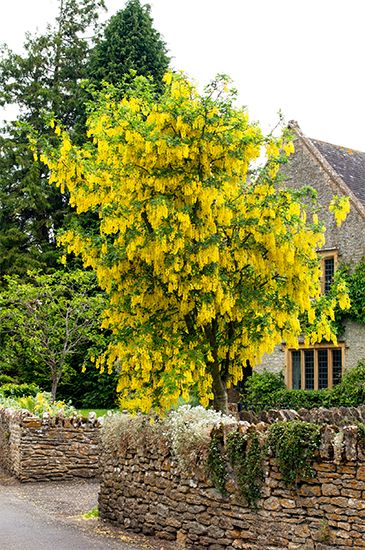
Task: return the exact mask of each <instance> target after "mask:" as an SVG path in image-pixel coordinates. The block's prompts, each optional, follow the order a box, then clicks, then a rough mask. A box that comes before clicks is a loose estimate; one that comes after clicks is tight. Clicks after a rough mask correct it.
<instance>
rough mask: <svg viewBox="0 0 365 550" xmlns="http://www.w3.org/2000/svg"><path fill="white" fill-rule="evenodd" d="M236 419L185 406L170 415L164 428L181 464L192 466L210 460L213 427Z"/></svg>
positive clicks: (233, 421) (211, 411)
mask: <svg viewBox="0 0 365 550" xmlns="http://www.w3.org/2000/svg"><path fill="white" fill-rule="evenodd" d="M235 422H236V421H235V419H234V418H233V417H232V416H227V415H224V414H222V413H221V412H216V411H213V410H212V409H204V407H201V406H198V407H191V406H190V405H183V406H182V407H179V408H178V409H177V410H176V411H172V412H171V413H170V414H169V416H168V417H167V419H166V420H165V421H164V424H163V428H164V430H165V436H166V437H167V438H168V440H169V442H170V444H171V448H172V451H173V453H174V455H175V457H176V460H177V462H178V464H179V466H180V467H182V468H184V469H186V468H187V469H190V468H192V467H194V466H199V465H203V464H205V463H206V459H207V454H208V451H209V445H210V440H211V437H210V434H211V431H212V429H213V428H216V427H217V426H219V425H222V424H223V425H230V424H232V423H235Z"/></svg>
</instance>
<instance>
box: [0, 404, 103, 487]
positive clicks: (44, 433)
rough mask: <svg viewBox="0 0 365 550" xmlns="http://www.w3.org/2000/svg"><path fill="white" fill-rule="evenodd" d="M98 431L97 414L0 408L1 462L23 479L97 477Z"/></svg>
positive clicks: (4, 467) (42, 479) (2, 465)
mask: <svg viewBox="0 0 365 550" xmlns="http://www.w3.org/2000/svg"><path fill="white" fill-rule="evenodd" d="M99 432H100V424H99V421H98V420H97V419H94V418H93V419H90V420H89V419H86V418H63V417H61V416H58V417H49V416H47V415H45V416H44V418H38V417H35V416H32V415H31V414H30V413H29V412H27V411H13V410H10V409H0V466H1V467H2V468H3V469H4V470H5V471H7V472H9V473H11V474H13V475H15V476H16V477H17V478H18V479H19V480H20V481H49V480H67V479H73V478H80V477H81V478H92V477H95V476H96V475H97V474H98V455H99V452H98V442H99Z"/></svg>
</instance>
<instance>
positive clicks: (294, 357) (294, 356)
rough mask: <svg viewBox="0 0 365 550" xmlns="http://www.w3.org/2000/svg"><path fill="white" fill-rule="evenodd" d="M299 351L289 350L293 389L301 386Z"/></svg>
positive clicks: (298, 388)
mask: <svg viewBox="0 0 365 550" xmlns="http://www.w3.org/2000/svg"><path fill="white" fill-rule="evenodd" d="M300 355H301V354H300V351H299V350H298V351H292V352H291V364H292V379H293V390H300V388H301V387H302V372H301V368H300Z"/></svg>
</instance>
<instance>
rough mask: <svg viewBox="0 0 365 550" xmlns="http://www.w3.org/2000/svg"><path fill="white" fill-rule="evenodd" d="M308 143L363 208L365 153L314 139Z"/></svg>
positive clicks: (364, 196) (364, 201) (364, 199)
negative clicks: (310, 143) (321, 156)
mask: <svg viewBox="0 0 365 550" xmlns="http://www.w3.org/2000/svg"><path fill="white" fill-rule="evenodd" d="M310 141H311V142H312V144H313V145H314V146H315V147H316V148H317V149H318V151H319V152H320V153H321V155H323V157H324V158H325V159H326V161H327V162H328V163H329V164H330V165H331V166H332V168H333V169H334V170H335V172H337V174H338V175H339V176H340V177H341V178H342V180H343V181H344V182H345V183H346V185H347V186H348V187H349V188H350V190H351V191H352V192H353V194H354V195H355V196H356V198H357V199H359V200H360V202H361V203H362V204H363V205H364V206H365V153H362V152H361V151H355V150H354V149H349V148H347V147H341V146H340V145H332V144H331V143H326V142H324V141H318V140H316V139H310Z"/></svg>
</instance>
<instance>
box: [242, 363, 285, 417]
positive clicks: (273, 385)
mask: <svg viewBox="0 0 365 550" xmlns="http://www.w3.org/2000/svg"><path fill="white" fill-rule="evenodd" d="M282 390H285V383H284V377H283V375H282V374H274V373H272V372H269V371H264V372H263V373H262V374H259V373H257V372H253V373H252V376H250V377H249V378H247V380H246V383H245V390H244V396H243V399H242V405H243V408H245V409H249V410H254V411H262V410H266V409H271V408H273V406H275V405H273V403H274V402H276V397H275V396H276V394H277V393H278V392H280V391H282Z"/></svg>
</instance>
